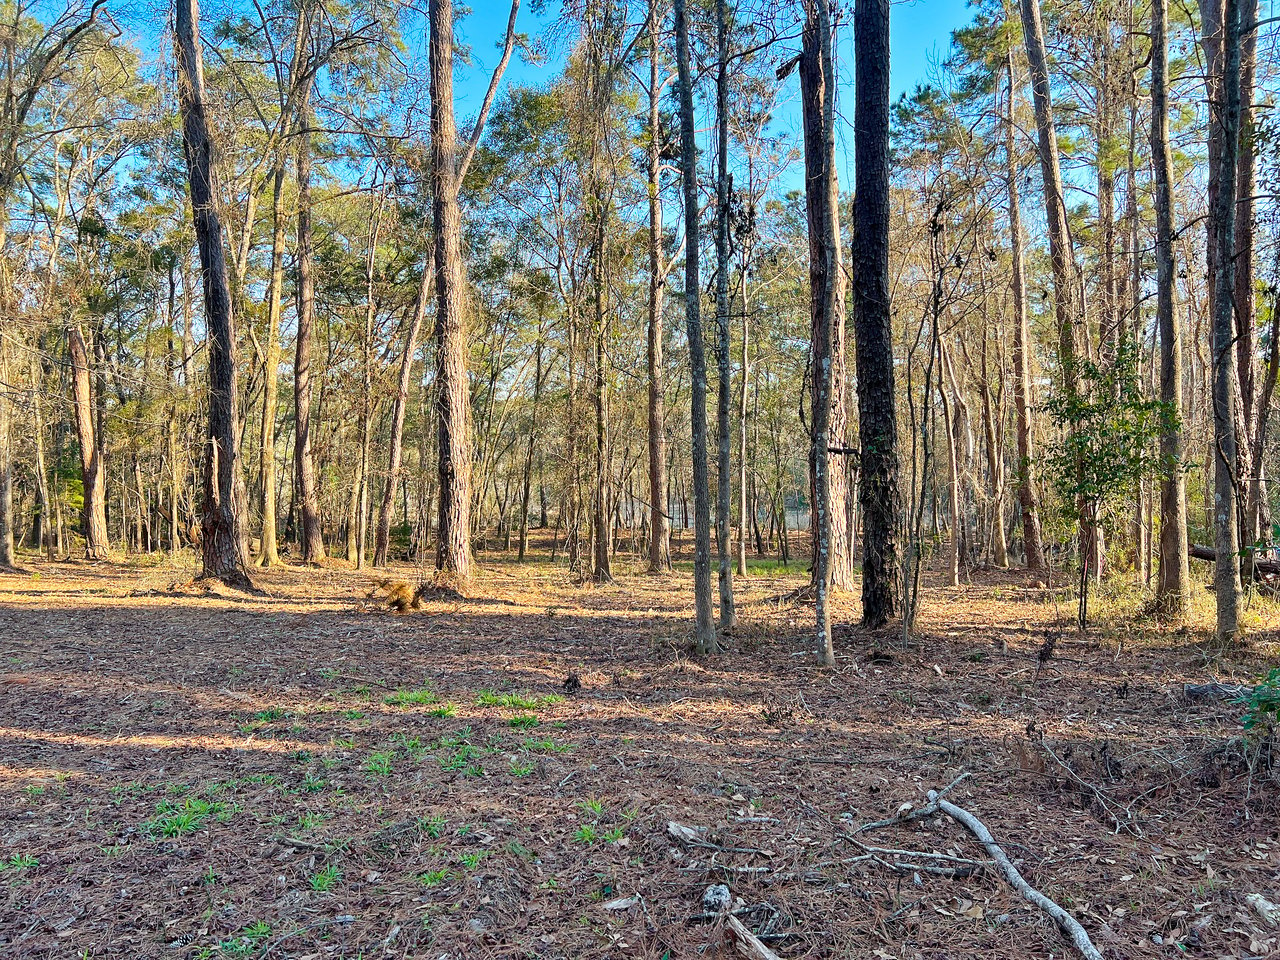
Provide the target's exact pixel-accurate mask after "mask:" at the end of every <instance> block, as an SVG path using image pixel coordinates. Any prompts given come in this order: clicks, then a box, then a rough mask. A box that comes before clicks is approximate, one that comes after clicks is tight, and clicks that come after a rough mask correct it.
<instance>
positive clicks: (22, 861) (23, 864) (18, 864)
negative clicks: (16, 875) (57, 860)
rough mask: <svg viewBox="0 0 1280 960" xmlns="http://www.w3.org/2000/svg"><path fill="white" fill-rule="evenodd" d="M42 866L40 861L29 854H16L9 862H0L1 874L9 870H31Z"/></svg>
mask: <svg viewBox="0 0 1280 960" xmlns="http://www.w3.org/2000/svg"><path fill="white" fill-rule="evenodd" d="M39 865H40V861H39V860H37V859H36V858H35V857H33V856H31V855H30V854H28V853H15V854H14V855H13V856H12V857H10V858H9V859H8V860H0V873H5V872H6V871H9V870H30V869H32V868H34V867H37V866H39Z"/></svg>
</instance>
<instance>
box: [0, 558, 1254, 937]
mask: <svg viewBox="0 0 1280 960" xmlns="http://www.w3.org/2000/svg"><path fill="white" fill-rule="evenodd" d="M27 569H28V571H29V572H28V573H25V574H20V575H8V576H3V577H0V648H2V649H0V653H2V655H3V656H2V661H0V670H2V671H3V673H2V674H0V859H3V862H4V864H5V866H4V869H3V871H2V872H0V955H3V956H6V957H24V958H38V957H39V958H43V957H49V958H53V957H58V958H63V957H68V958H70V957H82V956H84V957H128V958H184V960H185V958H189V957H234V956H241V957H257V958H265V957H273V958H276V960H283V958H294V960H301V958H304V957H305V958H330V957H333V958H353V960H354V958H356V957H364V958H375V957H384V956H386V957H431V958H437V957H500V956H501V957H547V958H557V957H564V958H570V957H617V958H622V957H652V958H655V960H656V958H662V957H670V958H678V957H731V956H734V955H735V952H734V948H733V943H732V941H731V940H730V938H729V936H728V934H727V933H726V931H725V929H724V925H723V922H722V921H721V920H717V919H715V918H713V917H712V918H708V917H703V916H702V914H703V912H704V910H703V907H702V895H703V891H704V890H705V889H706V888H707V886H708V885H709V884H712V883H721V882H723V883H727V884H728V885H729V886H730V888H731V890H732V894H733V896H734V897H735V898H739V901H738V906H740V907H743V908H749V909H744V910H742V912H740V913H739V914H738V916H739V918H740V919H741V920H742V922H743V923H745V924H746V925H747V927H748V928H750V929H751V930H752V931H754V932H757V933H759V934H760V935H761V938H762V939H763V940H764V942H766V943H767V944H768V945H769V946H770V947H771V948H772V949H773V950H775V951H776V952H777V953H778V954H779V955H780V956H782V957H785V958H797V957H855V958H863V957H866V958H881V960H887V958H902V960H906V958H927V960H940V958H960V957H975V956H982V957H997V958H1024V957H1064V956H1070V955H1071V949H1070V947H1069V946H1068V945H1067V943H1066V942H1065V941H1064V940H1063V938H1062V937H1061V935H1060V934H1059V933H1058V932H1057V930H1056V929H1055V928H1054V926H1053V925H1052V923H1051V922H1050V921H1048V920H1047V919H1046V918H1045V916H1044V915H1043V914H1042V913H1041V912H1039V911H1038V910H1037V909H1036V908H1034V907H1032V906H1031V905H1030V904H1028V903H1026V902H1024V901H1023V900H1021V899H1020V898H1019V897H1018V896H1017V895H1016V894H1014V893H1012V892H1011V891H1010V889H1009V887H1008V885H1007V884H1006V883H1005V882H1004V881H1003V880H1002V879H1001V878H999V877H998V876H997V875H996V874H995V873H993V872H992V871H990V870H987V871H980V872H978V873H976V874H974V875H970V876H963V877H959V878H951V877H946V876H938V875H932V874H929V873H927V872H922V871H919V870H915V869H910V868H908V869H906V870H895V869H893V868H892V866H890V865H889V863H890V862H891V861H895V860H896V861H899V862H901V861H909V860H910V858H909V857H907V856H905V855H902V856H898V857H893V856H889V855H882V856H881V860H882V861H884V862H878V861H875V860H869V859H867V858H866V856H865V854H864V851H863V850H862V848H860V847H859V846H857V845H856V844H855V843H854V842H852V841H851V839H850V837H849V835H850V834H851V833H852V831H853V830H854V829H855V828H856V827H857V826H859V825H860V824H863V823H865V822H868V821H873V820H878V819H881V818H888V817H893V816H894V815H895V812H896V811H898V810H899V809H900V807H901V805H902V804H904V803H913V804H916V805H917V806H919V805H921V804H923V803H924V801H925V794H926V791H927V790H929V789H933V788H939V787H942V786H945V785H946V784H949V783H951V782H952V781H954V780H955V779H956V778H957V777H958V776H959V775H961V774H962V773H969V774H970V775H971V776H970V777H969V778H968V779H966V780H965V781H964V782H962V783H961V784H959V785H958V786H956V788H955V789H954V790H953V791H952V792H951V794H950V795H949V797H950V799H952V800H953V801H954V802H956V803H958V804H960V805H961V806H963V807H965V808H966V809H968V810H970V811H971V812H973V813H974V814H976V815H977V816H979V817H981V818H982V820H983V821H984V822H985V823H986V824H987V826H988V827H989V828H990V829H991V832H992V833H993V834H994V836H995V838H996V839H997V841H999V842H1001V843H1002V844H1003V845H1004V849H1005V850H1006V851H1007V852H1008V853H1009V855H1010V857H1011V858H1012V859H1013V860H1014V862H1015V864H1016V865H1017V866H1018V867H1019V869H1020V870H1021V871H1022V873H1023V874H1024V875H1025V876H1026V878H1027V879H1028V881H1029V882H1030V883H1032V884H1033V885H1035V886H1037V887H1039V888H1040V889H1042V890H1043V891H1044V892H1045V893H1046V894H1047V895H1049V896H1050V897H1052V898H1054V899H1055V900H1057V901H1058V902H1059V903H1061V904H1062V905H1063V906H1064V907H1066V908H1067V909H1068V910H1069V911H1070V912H1071V913H1072V914H1073V915H1074V916H1075V917H1076V918H1078V919H1079V921H1080V922H1081V923H1082V924H1083V925H1084V926H1085V928H1086V929H1087V930H1088V931H1089V932H1090V934H1091V936H1092V937H1093V939H1094V942H1095V943H1097V945H1098V946H1099V947H1100V948H1101V949H1102V951H1103V953H1104V954H1105V955H1106V956H1107V957H1109V958H1123V957H1157V956H1159V957H1167V956H1182V955H1190V956H1204V957H1220V956H1231V957H1242V956H1264V955H1268V954H1271V953H1274V952H1275V951H1276V950H1277V947H1280V930H1277V929H1276V928H1274V927H1270V926H1268V925H1267V923H1266V922H1265V921H1264V919H1263V918H1262V916H1261V915H1260V914H1259V913H1258V912H1257V911H1256V910H1254V909H1252V908H1251V907H1250V905H1249V904H1248V903H1247V901H1246V897H1248V896H1249V895H1250V894H1261V895H1262V896H1263V897H1265V898H1266V899H1267V900H1269V901H1271V902H1273V903H1277V902H1280V779H1278V776H1277V773H1276V772H1275V769H1274V768H1272V767H1270V766H1269V762H1270V760H1271V759H1272V758H1271V754H1270V753H1269V751H1268V749H1267V744H1266V743H1265V742H1263V741H1260V740H1259V739H1258V738H1256V737H1255V738H1252V739H1246V738H1244V737H1243V736H1242V731H1241V726H1240V713H1241V708H1240V706H1239V705H1236V704H1233V703H1230V702H1221V701H1219V702H1209V703H1188V702H1187V701H1186V700H1185V699H1184V697H1183V695H1182V684H1183V683H1184V682H1202V681H1205V680H1208V679H1215V678H1216V679H1223V680H1235V681H1247V680H1249V679H1251V678H1254V677H1256V676H1257V675H1258V674H1259V673H1261V672H1262V671H1263V669H1264V668H1265V666H1267V665H1274V664H1275V663H1276V662H1277V661H1278V659H1280V652H1278V651H1280V629H1277V628H1276V627H1277V626H1280V615H1278V614H1277V609H1278V608H1276V607H1270V608H1267V607H1262V608H1255V612H1254V620H1255V624H1261V625H1262V627H1263V628H1264V629H1262V630H1259V631H1256V632H1255V633H1254V635H1253V642H1252V645H1251V647H1250V648H1249V649H1248V650H1246V651H1243V652H1237V653H1233V654H1230V655H1211V654H1210V653H1208V652H1206V649H1205V648H1204V647H1203V646H1202V643H1203V634H1202V633H1201V632H1199V631H1197V630H1194V629H1193V630H1189V631H1188V630H1182V631H1173V632H1168V633H1161V632H1160V631H1159V630H1157V629H1156V628H1155V627H1154V626H1152V625H1150V624H1142V623H1139V622H1136V621H1132V620H1124V619H1116V620H1114V621H1112V622H1109V623H1107V622H1104V623H1103V624H1102V625H1100V626H1098V627H1096V628H1094V629H1093V630H1092V631H1091V632H1090V634H1089V635H1088V636H1087V637H1085V638H1081V637H1080V636H1079V635H1078V634H1077V632H1076V631H1075V629H1074V627H1072V626H1068V625H1067V623H1068V622H1069V620H1070V616H1071V614H1072V612H1073V609H1074V608H1073V605H1072V603H1071V602H1070V601H1063V602H1058V603H1055V602H1054V601H1053V595H1052V594H1051V593H1047V592H1046V591H1043V590H1039V589H1035V588H1034V587H1031V586H1029V585H1028V581H1027V579H1026V578H1025V576H1022V575H1019V574H1015V573H984V574H975V575H974V579H975V582H974V583H973V584H970V585H967V586H965V587H962V588H960V589H958V590H952V589H946V588H942V587H939V586H936V585H934V586H929V587H928V588H927V593H926V596H925V600H924V608H923V611H922V613H921V617H920V620H919V623H918V628H919V630H918V632H919V636H918V637H917V639H915V640H914V641H913V642H912V644H911V645H910V646H908V647H905V648H904V647H903V646H902V644H901V639H900V637H898V636H895V635H884V636H872V635H868V634H865V633H863V632H861V631H859V630H858V629H855V628H843V629H842V630H841V631H840V632H839V637H838V650H839V655H840V656H839V666H838V668H837V669H835V670H823V669H821V668H819V667H817V666H815V665H814V664H813V661H812V658H811V657H810V656H809V655H807V654H806V653H805V652H804V651H803V649H802V648H803V646H804V645H805V644H806V643H807V638H808V631H809V624H810V621H811V617H812V608H811V607H810V606H807V605H804V604H801V603H797V602H795V601H793V600H791V599H788V595H789V594H790V593H791V592H792V591H793V590H794V589H795V588H796V587H798V586H799V585H800V584H801V583H802V582H803V576H802V575H800V574H795V575H791V576H781V577H753V578H748V580H747V581H746V582H745V583H739V588H740V591H741V596H742V597H744V598H745V599H743V600H741V601H740V607H739V609H740V615H741V621H742V623H741V626H740V628H739V629H738V631H737V633H736V636H735V638H734V640H733V644H732V649H731V650H730V651H729V652H728V653H726V654H725V655H723V656H719V657H714V658H703V659H694V658H691V657H690V656H689V655H688V653H687V646H686V644H687V636H688V634H689V628H690V624H689V619H690V613H689V611H690V609H691V601H690V595H689V581H688V578H687V576H684V575H681V574H675V575H670V576H663V577H651V576H643V575H630V574H628V575H626V576H622V577H620V578H619V580H618V582H617V583H615V584H612V585H609V586H604V587H595V588H592V587H590V586H585V587H584V586H579V585H575V584H573V583H571V582H569V581H568V580H567V579H566V577H565V575H564V573H563V570H562V569H561V568H555V567H552V566H550V565H548V564H545V563H538V564H529V565H517V564H515V563H510V562H505V561H504V562H499V561H496V560H493V559H487V560H485V561H484V572H483V574H482V576H481V578H480V579H479V581H478V582H477V583H476V584H474V585H473V586H472V588H471V589H470V591H469V594H468V595H469V596H472V597H475V598H476V599H473V600H459V599H449V598H440V597H435V598H433V597H432V596H431V595H428V597H427V598H426V599H425V601H424V603H423V608H422V609H421V610H419V611H413V612H410V613H406V614H404V615H396V614H394V613H391V612H389V611H388V610H386V609H385V605H384V604H382V603H381V602H380V601H379V600H378V599H377V598H376V597H375V599H373V600H369V599H367V594H368V593H369V591H370V588H371V587H372V585H373V582H374V578H373V576H372V575H371V574H366V573H355V572H353V571H349V570H343V569H336V568H326V569H323V570H318V571H317V570H302V569H298V568H286V569H282V570H272V571H268V572H260V573H258V574H257V577H256V579H257V583H258V585H259V586H260V587H261V588H262V589H263V590H264V594H263V595H262V596H243V595H238V594H235V593H232V592H230V591H214V592H206V591H203V590H201V589H198V588H193V587H189V586H178V587H174V586H173V584H174V583H175V582H181V581H186V580H188V579H189V577H190V570H189V569H180V568H178V567H166V566H159V567H157V566H141V565H134V566H119V565H107V564H100V565H84V564H53V565H50V564H44V563H37V562H32V563H30V564H29V565H28V568H27ZM33 573H34V574H35V575H32V574H33ZM396 575H397V576H400V577H402V578H403V579H405V580H408V581H410V582H416V576H417V572H416V571H414V570H412V569H410V568H404V569H402V570H400V571H399V572H398V573H397V574H396ZM857 612H858V611H857V602H856V597H849V598H845V599H843V600H841V601H840V602H839V603H838V604H837V615H838V618H839V619H840V620H841V621H842V622H854V621H855V620H856V616H857ZM1101 612H1102V614H1103V615H1104V616H1106V615H1107V612H1108V611H1107V607H1106V604H1105V603H1104V604H1102V605H1101ZM1267 618H1271V622H1270V624H1268V623H1267ZM1268 627H1269V628H1270V630H1269V632H1268V629H1266V628H1268ZM1050 637H1052V638H1053V639H1054V644H1053V646H1054V652H1053V656H1052V657H1051V658H1049V659H1047V660H1046V661H1044V662H1043V663H1042V662H1041V660H1040V659H1039V658H1038V656H1037V654H1038V652H1039V651H1041V650H1042V648H1043V647H1044V646H1045V643H1046V640H1047V639H1048V638H1050ZM508 694H512V695H514V696H513V697H504V695H508ZM1055 757H1056V758H1057V759H1055ZM669 821H674V822H676V823H677V824H680V825H684V826H687V827H691V828H695V829H696V830H697V831H699V832H698V833H697V834H694V835H693V836H694V837H695V839H694V840H693V842H689V841H688V840H684V841H682V840H678V839H675V838H673V837H672V836H671V835H670V833H669V828H668V823H669ZM702 831H705V832H702ZM858 839H859V840H861V841H863V842H864V843H867V844H874V845H877V846H880V847H884V848H905V849H907V850H912V851H922V852H925V853H929V852H933V853H942V854H947V853H949V854H950V855H952V856H955V857H960V858H965V859H984V854H983V853H982V851H981V849H980V848H979V847H978V845H977V844H976V843H975V842H974V841H973V840H972V838H971V837H970V836H969V835H968V834H967V833H966V832H965V831H964V829H963V828H962V827H961V826H959V825H958V824H957V823H955V822H953V821H951V820H950V819H948V818H947V817H944V816H938V817H934V818H931V819H928V820H923V821H917V822H914V823H911V824H909V825H905V826H904V825H895V826H891V827H888V828H885V829H881V830H877V831H874V832H871V833H865V834H859V835H858ZM915 862H916V863H918V864H937V863H940V862H944V861H940V860H938V859H932V860H921V859H919V858H917V859H916V860H915ZM961 872H962V873H963V872H965V871H961Z"/></svg>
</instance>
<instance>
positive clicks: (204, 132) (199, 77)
mask: <svg viewBox="0 0 1280 960" xmlns="http://www.w3.org/2000/svg"><path fill="white" fill-rule="evenodd" d="M199 19H200V8H199V6H198V4H197V2H196V0H177V15H176V17H175V19H174V38H175V41H176V43H177V53H178V58H177V59H178V106H179V109H180V110H181V113H182V145H183V151H184V153H185V154H186V158H187V172H188V182H189V184H190V191H191V213H192V217H193V218H194V221H195V233H196V243H197V245H198V246H199V249H200V267H201V273H202V275H203V281H204V314H205V326H206V329H207V331H208V353H209V426H208V434H207V441H208V444H207V449H206V450H205V459H204V502H203V504H202V506H201V518H200V520H201V523H200V534H201V537H200V557H201V562H202V564H203V568H202V571H201V576H202V577H211V578H217V579H220V580H223V581H225V582H227V583H232V584H237V585H240V586H248V585H249V577H248V574H247V573H246V572H245V570H246V561H247V559H248V544H247V543H246V541H245V531H244V504H245V493H244V479H243V477H242V475H241V471H240V443H239V440H240V438H239V436H238V431H237V424H238V423H239V415H238V413H237V406H238V403H239V386H238V384H237V377H236V357H235V345H236V332H235V318H234V317H233V316H232V313H231V284H230V280H229V278H228V274H227V259H226V250H225V249H224V248H223V243H222V225H221V223H220V222H219V220H218V211H217V207H216V202H217V196H218V187H217V181H216V176H217V173H216V171H217V167H216V165H215V163H214V156H213V149H214V148H213V139H212V137H211V136H210V132H209V118H208V115H207V113H206V105H205V92H204V60H203V57H202V55H201V48H200V27H199Z"/></svg>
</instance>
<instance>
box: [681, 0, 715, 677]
mask: <svg viewBox="0 0 1280 960" xmlns="http://www.w3.org/2000/svg"><path fill="white" fill-rule="evenodd" d="M686 2H687V0H675V28H676V69H677V72H678V73H679V82H680V170H681V176H682V179H683V181H684V183H683V186H684V222H685V247H684V278H685V279H684V308H685V325H686V327H687V330H688V338H689V366H690V388H691V389H690V409H689V419H690V423H691V432H692V444H693V512H694V550H693V595H694V612H695V616H696V624H697V626H696V633H695V635H694V646H695V649H696V650H697V651H698V653H716V652H718V649H719V643H718V641H717V639H716V628H715V622H714V614H713V612H712V606H711V504H710V502H709V501H710V499H711V494H710V478H709V476H708V473H709V471H708V464H707V357H706V350H705V348H704V346H703V342H702V304H701V303H700V302H699V297H700V295H701V292H702V281H701V279H700V275H701V270H700V263H699V256H698V254H699V234H700V232H701V231H700V229H699V224H698V204H699V198H698V143H697V135H696V133H695V128H694V113H693V72H692V70H691V69H690V66H689V15H688V11H687V10H686Z"/></svg>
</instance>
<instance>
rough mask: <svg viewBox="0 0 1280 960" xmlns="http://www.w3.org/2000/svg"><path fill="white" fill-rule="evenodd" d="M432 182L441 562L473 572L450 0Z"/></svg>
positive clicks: (443, 31)
mask: <svg viewBox="0 0 1280 960" xmlns="http://www.w3.org/2000/svg"><path fill="white" fill-rule="evenodd" d="M428 24H429V28H430V41H429V42H430V61H431V187H432V190H431V192H432V197H431V200H432V219H433V225H434V227H435V268H436V326H435V352H436V417H437V425H438V437H439V447H438V450H437V455H438V457H439V474H440V506H439V513H438V518H439V519H438V522H437V526H438V534H437V536H438V542H437V549H436V569H437V570H441V571H446V572H448V573H450V574H452V575H453V576H455V577H457V578H458V579H460V580H464V581H465V580H467V579H469V578H470V576H471V564H472V560H471V404H470V400H469V397H468V395H467V329H466V317H465V314H464V311H465V302H464V301H465V296H466V290H465V285H466V276H465V273H464V268H463V263H462V212H461V210H460V208H459V206H458V188H459V182H458V166H457V157H456V153H457V131H456V128H455V126H454V118H453V45H454V37H453V0H430V4H429V7H428Z"/></svg>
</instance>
